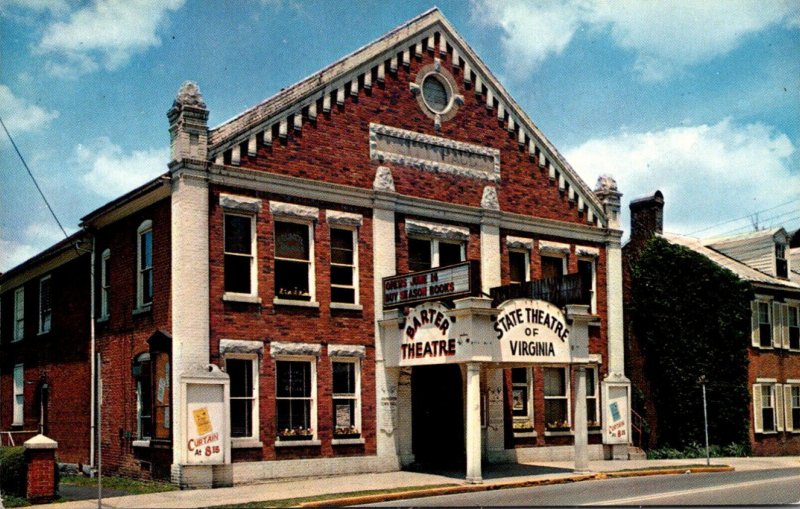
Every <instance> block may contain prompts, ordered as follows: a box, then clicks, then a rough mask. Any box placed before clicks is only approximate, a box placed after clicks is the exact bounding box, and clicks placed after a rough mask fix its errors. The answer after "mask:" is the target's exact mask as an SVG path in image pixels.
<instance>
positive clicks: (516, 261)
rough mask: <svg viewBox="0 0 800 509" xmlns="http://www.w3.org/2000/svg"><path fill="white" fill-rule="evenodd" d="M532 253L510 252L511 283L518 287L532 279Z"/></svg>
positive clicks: (525, 251)
mask: <svg viewBox="0 0 800 509" xmlns="http://www.w3.org/2000/svg"><path fill="white" fill-rule="evenodd" d="M530 267H531V263H530V252H529V251H527V250H522V249H509V250H508V275H509V282H510V283H511V284H512V285H517V284H521V283H524V282H526V281H530V279H531V277H530V274H531V270H530Z"/></svg>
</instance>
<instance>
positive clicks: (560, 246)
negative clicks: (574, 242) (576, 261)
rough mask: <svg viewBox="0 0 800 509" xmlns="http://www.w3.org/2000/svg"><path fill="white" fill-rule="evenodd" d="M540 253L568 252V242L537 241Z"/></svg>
mask: <svg viewBox="0 0 800 509" xmlns="http://www.w3.org/2000/svg"><path fill="white" fill-rule="evenodd" d="M539 252H540V253H555V254H560V255H561V254H569V244H564V243H563V242H553V241H551V240H540V241H539Z"/></svg>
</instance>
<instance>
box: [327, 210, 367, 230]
mask: <svg viewBox="0 0 800 509" xmlns="http://www.w3.org/2000/svg"><path fill="white" fill-rule="evenodd" d="M325 220H326V221H327V222H328V224H336V225H343V226H361V224H362V223H363V220H364V216H362V215H361V214H353V213H351V212H342V211H339V210H330V209H329V210H326V211H325Z"/></svg>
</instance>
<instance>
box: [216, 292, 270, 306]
mask: <svg viewBox="0 0 800 509" xmlns="http://www.w3.org/2000/svg"><path fill="white" fill-rule="evenodd" d="M222 300H223V301H225V302H244V303H245V304H261V297H259V296H258V295H249V294H247V293H231V292H225V293H224V294H223V295H222Z"/></svg>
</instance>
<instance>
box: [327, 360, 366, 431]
mask: <svg viewBox="0 0 800 509" xmlns="http://www.w3.org/2000/svg"><path fill="white" fill-rule="evenodd" d="M331 369H332V370H333V436H334V438H336V437H337V435H338V436H339V437H342V438H357V437H358V436H360V434H361V373H360V371H361V370H360V363H359V360H358V359H343V358H337V359H332V363H331Z"/></svg>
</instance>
